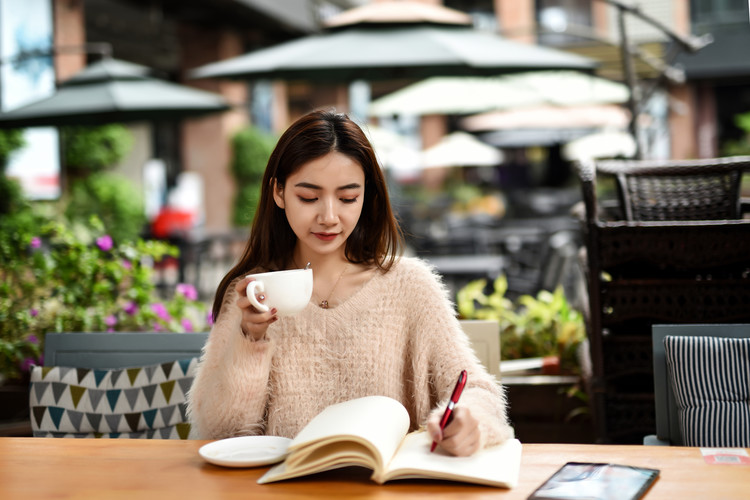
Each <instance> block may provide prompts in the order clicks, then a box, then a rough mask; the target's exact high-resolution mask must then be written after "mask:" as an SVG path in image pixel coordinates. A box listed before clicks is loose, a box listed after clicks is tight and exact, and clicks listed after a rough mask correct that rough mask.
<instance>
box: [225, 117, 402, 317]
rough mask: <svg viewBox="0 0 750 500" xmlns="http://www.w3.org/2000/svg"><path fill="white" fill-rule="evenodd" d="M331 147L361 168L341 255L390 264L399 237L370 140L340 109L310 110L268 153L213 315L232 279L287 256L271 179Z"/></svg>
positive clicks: (282, 177)
mask: <svg viewBox="0 0 750 500" xmlns="http://www.w3.org/2000/svg"><path fill="white" fill-rule="evenodd" d="M334 151H336V152H339V153H342V154H345V155H346V156H348V157H349V158H351V159H352V160H354V161H356V162H357V163H358V164H359V165H360V166H361V167H362V170H364V173H365V196H364V201H363V206H362V215H361V216H360V218H359V221H358V222H357V226H356V227H355V228H354V231H353V232H352V234H351V235H350V236H349V238H348V239H347V240H346V249H345V254H346V258H347V259H348V260H349V261H350V262H353V263H357V264H359V263H369V264H374V265H376V266H377V267H379V268H380V269H382V270H384V271H387V270H389V269H390V268H391V266H392V265H393V263H394V261H395V259H396V257H397V256H398V254H399V253H400V251H401V249H402V247H403V246H402V242H403V240H402V234H401V229H400V228H399V224H398V221H396V218H395V217H394V215H393V211H392V210H391V203H390V200H389V198H388V189H387V187H386V182H385V178H384V177H383V172H382V171H381V170H380V166H379V165H378V161H377V159H376V158H375V152H374V150H373V149H372V145H371V144H370V141H369V140H368V139H367V137H366V136H365V134H364V132H362V129H361V128H359V126H358V125H357V124H356V123H354V122H353V121H352V120H351V119H350V118H349V117H348V116H346V115H345V114H343V113H335V112H332V111H323V110H319V111H313V112H311V113H308V114H307V115H305V116H303V117H301V118H300V119H298V120H297V121H296V122H294V123H293V124H292V125H291V126H290V127H289V128H288V129H287V130H286V132H284V134H283V135H282V136H281V138H280V139H279V142H278V143H277V144H276V147H275V148H274V150H273V153H271V157H270V158H269V160H268V165H267V166H266V171H265V173H264V174H263V184H262V188H261V195H260V201H259V203H258V210H257V211H256V212H255V218H254V219H253V224H252V227H251V230H250V238H249V239H248V242H247V245H246V246H245V250H244V251H243V253H242V257H240V260H239V262H238V263H237V265H235V266H234V267H233V268H232V269H231V270H230V271H229V272H228V273H227V275H226V276H224V279H222V280H221V283H219V287H218V288H217V290H216V296H215V297H214V305H213V317H214V320H216V319H217V318H218V317H219V312H220V310H221V304H222V302H223V300H224V295H225V294H226V291H227V288H228V287H229V284H230V283H231V282H232V280H234V279H235V278H237V277H239V276H243V275H245V274H247V273H249V272H251V271H253V270H257V269H263V270H278V269H283V268H284V267H285V266H286V265H287V264H288V263H289V262H291V260H292V254H293V252H294V246H295V244H296V242H297V236H296V235H295V234H294V231H292V228H291V227H290V226H289V223H288V222H287V219H286V214H285V213H284V211H283V210H282V209H280V208H279V207H278V206H277V205H276V202H275V201H274V199H273V187H274V181H276V182H277V183H278V185H279V186H282V187H283V186H284V185H285V184H286V180H287V178H288V177H289V176H290V175H292V174H294V173H295V172H296V171H297V170H299V169H300V168H301V167H302V166H303V165H305V164H307V163H309V162H311V161H313V160H315V159H317V158H320V157H321V156H324V155H326V154H328V153H331V152H334Z"/></svg>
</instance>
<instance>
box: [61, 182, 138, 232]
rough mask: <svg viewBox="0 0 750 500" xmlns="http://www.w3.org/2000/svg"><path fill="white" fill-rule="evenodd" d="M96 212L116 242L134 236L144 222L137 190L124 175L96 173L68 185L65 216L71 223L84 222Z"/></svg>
mask: <svg viewBox="0 0 750 500" xmlns="http://www.w3.org/2000/svg"><path fill="white" fill-rule="evenodd" d="M92 215H96V216H97V217H98V218H99V219H101V221H102V222H103V223H104V226H105V227H107V228H109V234H110V235H111V236H112V237H113V238H114V239H115V240H116V241H118V242H125V241H133V240H135V239H137V238H138V236H139V235H140V234H141V231H142V229H143V225H144V224H145V223H146V215H145V213H144V212H143V202H142V199H141V196H140V193H139V192H138V190H137V189H136V188H135V187H134V186H133V185H132V184H131V183H130V182H129V181H128V180H127V179H125V178H123V177H122V176H119V175H117V174H112V173H97V174H92V175H90V176H88V177H87V178H85V179H78V180H77V181H76V182H75V183H74V184H73V186H72V187H71V193H70V201H69V203H68V206H67V208H66V209H65V216H66V217H67V218H68V219H69V220H70V221H71V223H73V224H84V225H85V224H86V223H87V222H88V221H89V220H90V217H91V216H92Z"/></svg>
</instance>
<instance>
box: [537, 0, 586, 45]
mask: <svg viewBox="0 0 750 500" xmlns="http://www.w3.org/2000/svg"><path fill="white" fill-rule="evenodd" d="M591 1H592V0H536V22H537V25H538V26H539V42H540V43H541V44H543V45H564V44H566V43H570V42H574V41H578V40H580V39H581V37H578V36H576V33H579V34H582V35H584V36H583V38H584V39H585V38H587V37H586V35H590V34H591V33H592V18H591Z"/></svg>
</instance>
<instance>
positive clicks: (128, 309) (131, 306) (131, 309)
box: [122, 300, 138, 316]
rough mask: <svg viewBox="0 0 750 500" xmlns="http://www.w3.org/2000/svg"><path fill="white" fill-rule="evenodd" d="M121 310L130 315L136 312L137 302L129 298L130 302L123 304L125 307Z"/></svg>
mask: <svg viewBox="0 0 750 500" xmlns="http://www.w3.org/2000/svg"><path fill="white" fill-rule="evenodd" d="M122 310H123V311H125V313H126V314H129V315H130V316H132V315H134V314H135V313H136V312H138V304H136V303H135V302H134V301H132V300H131V301H130V302H128V303H127V304H125V307H123V308H122Z"/></svg>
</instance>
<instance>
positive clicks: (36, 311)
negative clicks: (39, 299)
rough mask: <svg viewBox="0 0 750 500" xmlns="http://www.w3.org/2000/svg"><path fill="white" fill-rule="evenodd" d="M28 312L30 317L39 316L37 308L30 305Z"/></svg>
mask: <svg viewBox="0 0 750 500" xmlns="http://www.w3.org/2000/svg"><path fill="white" fill-rule="evenodd" d="M29 314H31V317H32V318H36V317H37V316H39V310H38V309H34V308H33V307H32V308H31V309H29Z"/></svg>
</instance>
